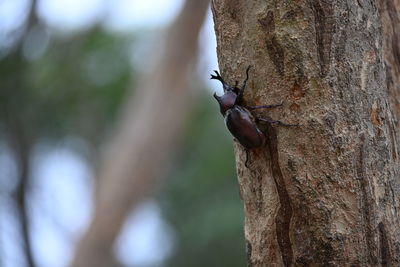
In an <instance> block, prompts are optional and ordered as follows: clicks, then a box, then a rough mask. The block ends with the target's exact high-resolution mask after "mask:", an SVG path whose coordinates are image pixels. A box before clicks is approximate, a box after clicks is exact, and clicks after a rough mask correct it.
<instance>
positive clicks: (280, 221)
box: [267, 125, 293, 266]
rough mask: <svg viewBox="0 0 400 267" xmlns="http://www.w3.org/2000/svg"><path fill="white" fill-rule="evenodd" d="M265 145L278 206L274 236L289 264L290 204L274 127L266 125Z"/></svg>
mask: <svg viewBox="0 0 400 267" xmlns="http://www.w3.org/2000/svg"><path fill="white" fill-rule="evenodd" d="M267 129H268V131H267V147H268V150H269V152H270V156H271V161H270V164H271V171H272V177H273V179H274V182H275V185H276V189H277V192H278V197H279V202H280V207H279V209H278V212H277V214H276V217H275V225H276V237H277V241H278V245H279V249H280V251H281V255H282V261H283V264H284V265H285V266H291V264H292V262H293V248H292V243H291V241H290V235H289V233H290V221H291V219H292V215H293V209H292V204H291V201H290V197H289V193H288V191H287V189H286V184H285V180H284V178H283V174H282V170H281V167H280V165H279V154H278V138H277V135H276V131H275V129H274V128H273V127H272V126H271V125H269V126H268V127H267Z"/></svg>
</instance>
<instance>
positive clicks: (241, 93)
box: [235, 65, 251, 105]
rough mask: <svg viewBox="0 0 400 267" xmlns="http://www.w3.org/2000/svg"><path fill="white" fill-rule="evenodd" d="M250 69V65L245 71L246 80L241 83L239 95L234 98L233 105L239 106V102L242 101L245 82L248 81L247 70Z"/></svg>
mask: <svg viewBox="0 0 400 267" xmlns="http://www.w3.org/2000/svg"><path fill="white" fill-rule="evenodd" d="M250 68H251V65H250V66H248V67H247V69H246V79H245V80H244V82H243V85H242V88H240V91H239V94H238V96H237V98H236V101H235V104H236V105H237V104H240V102H241V101H242V99H243V94H244V89H245V88H246V84H247V80H248V79H249V70H250Z"/></svg>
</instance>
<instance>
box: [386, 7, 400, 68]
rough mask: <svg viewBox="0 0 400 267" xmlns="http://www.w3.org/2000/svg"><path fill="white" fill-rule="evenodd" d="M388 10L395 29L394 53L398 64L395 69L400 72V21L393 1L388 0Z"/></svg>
mask: <svg viewBox="0 0 400 267" xmlns="http://www.w3.org/2000/svg"><path fill="white" fill-rule="evenodd" d="M386 9H387V11H388V13H389V17H390V21H391V24H392V29H393V38H392V53H393V56H394V61H395V64H396V66H395V67H396V69H397V71H398V72H400V19H399V15H398V12H397V10H396V5H395V3H394V2H393V0H386Z"/></svg>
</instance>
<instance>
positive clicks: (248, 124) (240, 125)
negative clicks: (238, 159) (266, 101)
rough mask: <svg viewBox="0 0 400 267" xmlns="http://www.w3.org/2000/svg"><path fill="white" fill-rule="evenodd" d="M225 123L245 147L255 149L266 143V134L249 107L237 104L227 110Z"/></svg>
mask: <svg viewBox="0 0 400 267" xmlns="http://www.w3.org/2000/svg"><path fill="white" fill-rule="evenodd" d="M225 123H226V126H227V127H228V130H229V131H230V132H231V134H232V135H233V136H234V137H235V138H236V139H237V140H238V142H239V143H240V144H241V145H242V146H244V147H245V148H248V149H253V148H257V147H261V146H263V145H264V143H265V136H264V134H263V132H262V131H261V130H260V129H259V128H258V127H257V124H256V123H255V120H254V118H253V116H252V115H251V113H250V111H248V110H247V109H245V108H243V107H241V106H237V105H235V106H234V107H233V108H231V109H229V110H228V111H227V112H226V115H225Z"/></svg>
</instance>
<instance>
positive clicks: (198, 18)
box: [72, 0, 209, 267]
mask: <svg viewBox="0 0 400 267" xmlns="http://www.w3.org/2000/svg"><path fill="white" fill-rule="evenodd" d="M208 3H209V1H198V0H186V2H185V4H184V7H183V9H182V11H181V13H180V14H179V15H178V17H177V18H176V20H175V22H174V23H173V24H172V25H171V27H170V28H169V30H168V31H167V34H166V36H165V38H166V42H165V46H164V49H163V51H162V53H161V55H160V56H159V58H158V59H157V60H156V63H155V64H154V66H155V67H154V69H152V71H150V72H149V73H148V75H146V77H143V80H142V84H141V86H139V88H138V89H137V91H136V92H135V95H134V96H128V98H127V101H126V103H125V106H124V107H123V108H122V113H121V117H120V120H119V123H118V124H117V127H116V131H115V135H114V136H113V138H112V139H111V140H110V143H109V144H108V147H107V149H106V150H105V154H104V155H103V161H102V162H101V166H100V169H99V172H98V178H99V181H98V191H97V195H96V199H95V210H94V214H93V219H92V222H91V224H90V226H89V228H88V230H87V232H86V233H85V234H84V235H83V237H82V239H81V240H80V242H79V243H78V246H77V251H76V255H75V258H74V260H73V263H72V266H75V267H78V266H108V265H109V261H110V259H112V257H110V251H111V248H112V246H113V243H114V240H115V239H116V237H117V235H118V233H119V232H120V229H121V226H122V224H123V223H124V220H125V218H126V217H127V215H128V214H129V212H130V211H131V209H132V207H134V206H135V205H136V204H137V203H138V202H139V201H140V200H141V199H142V198H143V197H144V196H145V195H146V194H147V193H148V192H149V191H150V190H151V188H152V186H153V185H154V184H155V181H156V179H157V178H159V177H161V176H163V173H164V172H165V170H166V167H167V166H168V163H169V162H170V160H171V158H172V155H173V154H174V151H175V147H176V145H177V144H178V142H179V139H180V136H181V134H182V133H183V123H184V121H185V118H186V116H187V113H188V110H189V108H190V107H191V101H190V96H191V93H190V90H188V89H189V88H190V86H191V84H190V80H189V76H190V73H191V67H192V66H193V63H194V59H195V58H196V52H197V43H198V34H199V31H200V28H201V25H202V22H203V20H204V17H205V14H206V10H207V6H208ZM133 253H134V252H133Z"/></svg>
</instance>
